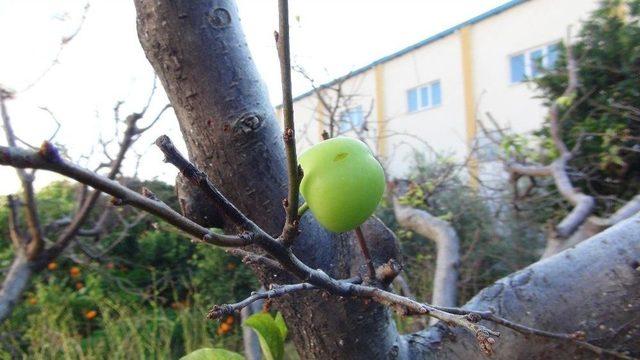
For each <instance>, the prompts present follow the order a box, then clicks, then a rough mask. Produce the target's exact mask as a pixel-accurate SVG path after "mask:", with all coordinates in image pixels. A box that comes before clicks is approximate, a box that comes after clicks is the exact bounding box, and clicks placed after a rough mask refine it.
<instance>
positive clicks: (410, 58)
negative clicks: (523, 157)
mask: <svg viewBox="0 0 640 360" xmlns="http://www.w3.org/2000/svg"><path fill="white" fill-rule="evenodd" d="M461 58H462V57H461V47H460V42H459V36H458V34H453V35H450V36H447V37H445V38H443V39H441V40H438V41H436V42H434V43H431V44H429V45H427V46H424V47H422V48H419V49H416V50H414V51H411V52H409V53H407V54H405V55H403V56H401V57H399V58H397V59H394V60H392V61H390V62H388V63H386V64H385V65H384V87H385V91H384V94H385V121H386V122H387V124H386V125H387V135H388V139H387V146H386V149H387V151H386V152H387V154H385V155H386V165H387V171H388V172H389V173H391V174H402V173H403V172H404V171H405V170H406V169H407V168H408V167H409V166H411V160H413V153H414V149H415V150H417V151H421V152H423V153H428V152H429V149H428V148H429V147H430V148H433V149H436V150H437V151H438V152H455V153H458V154H462V153H463V152H464V151H465V123H464V96H463V86H462V71H461V69H462V64H461ZM433 81H440V86H441V92H442V104H441V105H440V106H437V107H433V108H428V109H424V110H418V111H416V112H409V109H408V102H407V91H408V90H409V89H412V88H415V87H417V86H420V85H424V84H427V83H431V82H433ZM418 139H419V140H418ZM425 143H426V146H425Z"/></svg>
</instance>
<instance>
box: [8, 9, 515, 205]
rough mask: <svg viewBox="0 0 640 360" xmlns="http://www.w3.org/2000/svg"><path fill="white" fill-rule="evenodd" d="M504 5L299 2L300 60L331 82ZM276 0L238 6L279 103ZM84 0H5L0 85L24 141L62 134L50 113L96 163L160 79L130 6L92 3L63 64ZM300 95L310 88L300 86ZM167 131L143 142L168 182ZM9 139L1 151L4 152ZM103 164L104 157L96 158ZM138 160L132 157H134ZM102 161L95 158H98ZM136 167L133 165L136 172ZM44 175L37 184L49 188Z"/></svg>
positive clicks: (296, 34) (149, 171) (63, 137)
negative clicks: (105, 143)
mask: <svg viewBox="0 0 640 360" xmlns="http://www.w3.org/2000/svg"><path fill="white" fill-rule="evenodd" d="M505 2H507V1H506V0H446V1H445V0H395V1H388V0H387V1H384V0H322V1H320V0H291V1H290V11H291V14H290V18H291V20H292V24H291V25H292V29H291V37H292V44H291V46H292V50H291V51H292V61H293V63H294V64H297V65H301V66H303V67H304V68H305V69H306V70H307V71H308V72H309V73H310V74H311V75H312V76H313V77H314V78H315V79H316V80H317V81H319V82H324V81H328V80H330V79H332V78H334V77H337V76H340V75H343V74H345V73H347V72H349V71H351V70H354V69H357V68H358V67H360V66H363V65H366V64H368V63H370V62H372V61H374V60H376V59H378V58H380V57H382V56H385V55H388V54H390V53H393V52H395V51H397V50H399V49H401V48H404V47H406V46H408V45H411V44H413V43H415V42H418V41H420V40H422V39H424V38H426V37H428V36H430V35H433V34H435V33H437V32H440V31H442V30H444V29H446V28H448V27H450V26H453V25H455V24H458V23H460V22H462V21H464V20H467V19H469V18H471V17H473V16H475V15H478V14H480V13H482V12H485V11H487V10H489V9H491V8H494V7H496V6H498V5H501V4H503V3H505ZM276 3H277V0H238V6H239V9H240V15H241V18H242V24H243V27H244V30H245V33H246V35H247V41H248V44H249V47H250V48H251V51H252V54H253V58H254V60H255V61H256V63H257V66H258V70H259V71H260V73H261V74H262V76H263V79H264V80H265V82H266V84H267V87H268V89H269V93H270V97H271V100H272V102H273V103H274V104H277V103H279V102H280V91H281V90H280V85H279V77H280V75H279V68H278V60H277V56H276V50H275V45H274V41H273V31H274V30H275V29H276V28H277V10H276ZM85 4H86V1H84V0H20V1H16V0H0V54H1V55H0V85H2V86H3V87H6V88H9V89H12V90H14V91H16V92H17V95H16V99H15V100H12V101H10V102H9V103H8V107H9V112H10V115H11V117H12V120H13V125H14V128H15V131H16V133H17V135H18V136H19V137H20V138H21V139H23V140H25V141H26V142H28V143H32V144H34V145H38V144H40V143H41V142H42V140H44V139H46V138H48V137H49V135H50V134H51V133H52V132H53V131H54V129H55V122H54V121H52V120H51V118H50V115H49V114H48V113H47V112H45V111H43V110H41V109H40V107H47V108H48V109H49V110H51V111H52V112H53V113H54V114H55V115H56V117H57V118H58V119H59V120H60V122H61V124H62V127H61V129H60V131H59V133H58V134H57V137H56V141H57V142H58V143H60V144H64V145H65V147H66V149H67V150H68V153H69V155H70V156H71V157H72V158H73V159H79V158H80V157H81V156H82V155H88V154H90V153H91V151H92V149H94V150H97V149H95V148H96V143H97V139H98V138H99V137H100V136H101V135H102V136H103V137H105V138H109V137H111V135H112V134H113V131H114V126H113V124H114V122H113V111H112V109H113V106H114V105H115V103H116V102H117V101H119V100H124V101H126V103H125V105H124V106H123V114H125V115H126V114H128V113H130V112H132V111H136V110H140V108H141V107H142V106H143V105H144V103H145V102H146V98H147V96H148V94H149V92H150V90H151V87H152V83H153V72H152V69H151V66H150V65H149V64H148V62H147V60H146V58H145V56H144V53H143V52H142V49H141V48H140V44H139V42H138V39H137V35H136V28H135V9H134V7H133V1H132V0H93V1H91V6H90V9H89V11H88V12H87V14H86V20H85V22H84V25H83V27H82V29H81V31H80V32H79V33H78V35H77V36H76V37H75V38H74V39H73V41H71V42H70V43H69V44H68V45H67V46H65V47H64V50H63V51H62V52H61V53H60V56H59V57H58V63H57V64H56V65H55V66H54V67H53V68H52V69H51V70H50V71H49V72H47V73H46V75H45V76H44V77H43V78H42V79H40V80H39V81H37V83H36V85H35V86H32V87H29V86H30V84H32V83H34V82H35V81H36V80H38V79H39V78H40V76H41V74H43V72H44V71H45V69H47V68H48V67H49V66H50V65H51V62H52V61H53V60H54V59H55V58H56V54H57V53H58V50H59V44H60V40H61V39H62V38H63V37H65V36H69V35H70V34H72V33H73V32H74V30H75V29H76V28H77V27H78V24H79V23H80V22H81V18H82V14H83V8H84V6H85ZM293 85H294V95H296V94H299V93H302V92H304V91H306V90H308V89H309V87H310V86H309V84H308V82H307V81H305V80H304V79H301V78H294V84H293ZM166 102H167V100H166V97H165V96H164V94H163V93H162V91H159V96H156V98H155V99H154V102H153V104H152V106H151V108H150V111H149V113H150V115H152V116H155V114H156V112H157V111H158V109H159V108H161V107H162V106H163V105H164V104H165V103H166ZM163 133H166V134H168V135H169V136H171V137H172V138H173V139H174V140H178V139H179V137H180V135H179V131H178V127H177V123H176V120H175V117H174V116H173V113H172V112H169V113H167V116H165V117H163V119H162V120H161V121H160V122H159V123H158V124H157V125H156V126H155V127H154V129H153V131H151V132H150V133H148V134H145V136H144V137H143V138H142V139H141V141H140V142H139V143H138V144H137V146H136V148H135V150H136V151H137V152H138V153H141V154H144V157H143V159H144V161H143V162H142V165H141V166H140V176H141V177H143V178H153V177H159V178H160V179H163V180H167V181H169V180H170V179H172V178H173V177H174V176H175V170H174V169H173V168H172V167H170V166H168V165H166V164H164V163H163V162H162V160H161V156H160V154H159V152H158V151H157V150H155V149H154V148H151V143H152V142H153V140H154V139H155V138H156V137H157V136H158V135H160V134H163ZM4 140H5V139H4V134H2V137H1V139H0V144H3V145H4V144H5V141H4ZM94 155H95V158H96V159H98V158H99V157H98V156H97V155H99V154H94ZM131 158H133V157H131ZM94 161H97V160H94ZM132 163H133V161H129V162H128V163H127V164H126V166H125V173H129V174H130V173H131V171H132V170H131V169H132V167H133V164H132ZM52 179H53V177H52V176H51V175H49V174H46V173H45V172H40V173H38V183H37V184H38V186H42V185H43V184H46V183H47V182H49V181H51V180H52ZM17 189H18V183H17V180H16V178H15V176H14V172H13V171H12V170H11V169H8V168H4V167H2V168H0V194H7V193H11V192H15V191H16V190H17Z"/></svg>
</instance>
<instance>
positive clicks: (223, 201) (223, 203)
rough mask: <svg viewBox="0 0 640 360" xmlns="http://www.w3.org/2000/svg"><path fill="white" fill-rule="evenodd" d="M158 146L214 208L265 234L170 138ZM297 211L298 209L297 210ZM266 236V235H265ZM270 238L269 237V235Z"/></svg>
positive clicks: (163, 138)
mask: <svg viewBox="0 0 640 360" xmlns="http://www.w3.org/2000/svg"><path fill="white" fill-rule="evenodd" d="M156 145H157V146H158V147H159V148H160V150H161V151H162V153H163V154H164V156H165V161H166V162H168V163H170V164H172V165H174V166H175V167H176V168H178V170H180V173H182V175H183V176H184V177H185V178H186V179H188V180H189V181H191V182H192V183H193V184H194V185H196V186H198V187H199V188H200V189H201V190H202V191H203V193H204V194H206V195H207V196H208V197H209V198H210V199H211V201H212V202H213V204H214V206H216V207H217V208H218V210H219V211H220V212H221V213H223V214H224V215H225V216H226V217H227V218H229V219H230V220H231V221H232V222H233V223H235V224H236V225H238V226H240V227H242V228H243V229H244V230H248V231H253V232H263V231H262V229H260V228H259V227H258V226H257V225H256V224H255V223H254V222H253V221H251V220H250V219H249V218H247V217H246V216H245V215H244V214H243V213H242V212H241V211H240V210H238V208H236V207H235V205H233V204H232V203H231V202H230V201H229V200H227V198H226V197H225V196H224V195H222V193H220V191H219V190H218V189H217V188H216V187H215V185H213V184H212V183H211V181H209V179H208V178H207V175H205V173H204V172H202V171H200V170H199V169H198V168H196V167H195V166H194V165H193V164H191V163H190V162H189V160H187V159H186V158H185V157H184V156H182V154H180V152H179V151H178V149H176V147H175V146H174V145H173V143H172V142H171V139H169V137H168V136H166V135H162V136H160V137H159V138H158V139H157V140H156ZM296 211H297V209H296ZM265 235H266V233H265ZM267 236H268V235H267Z"/></svg>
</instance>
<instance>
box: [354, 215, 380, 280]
mask: <svg viewBox="0 0 640 360" xmlns="http://www.w3.org/2000/svg"><path fill="white" fill-rule="evenodd" d="M356 238H357V239H358V244H359V245H360V249H361V250H362V255H364V260H365V261H366V263H367V268H368V269H369V278H370V279H369V281H375V279H376V269H375V268H374V267H373V261H371V255H370V254H369V248H368V247H367V241H366V240H365V239H364V234H363V233H362V229H360V226H358V227H357V228H356Z"/></svg>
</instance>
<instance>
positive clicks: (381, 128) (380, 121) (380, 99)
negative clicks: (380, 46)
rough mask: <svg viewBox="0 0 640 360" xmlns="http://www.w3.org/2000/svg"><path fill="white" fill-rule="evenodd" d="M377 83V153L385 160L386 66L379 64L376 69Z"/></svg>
mask: <svg viewBox="0 0 640 360" xmlns="http://www.w3.org/2000/svg"><path fill="white" fill-rule="evenodd" d="M374 74H375V83H376V95H375V105H376V123H377V128H378V139H377V141H376V143H377V144H376V147H377V149H376V152H377V155H378V157H380V158H382V159H385V158H386V156H387V136H386V133H387V122H386V121H385V113H384V65H383V64H378V65H376V66H375V68H374Z"/></svg>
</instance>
